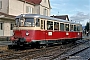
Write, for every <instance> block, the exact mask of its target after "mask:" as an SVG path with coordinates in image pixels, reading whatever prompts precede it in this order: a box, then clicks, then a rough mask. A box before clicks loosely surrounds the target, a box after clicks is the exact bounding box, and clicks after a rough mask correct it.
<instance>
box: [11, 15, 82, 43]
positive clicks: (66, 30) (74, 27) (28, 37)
mask: <svg viewBox="0 0 90 60" xmlns="http://www.w3.org/2000/svg"><path fill="white" fill-rule="evenodd" d="M15 21H16V24H15V27H14V28H13V32H14V35H13V36H12V37H11V41H13V42H16V43H19V44H27V43H28V44H29V43H39V44H49V43H61V42H62V41H69V40H70V41H74V40H75V39H81V38H82V25H81V24H79V23H75V22H71V21H66V20H62V19H57V18H52V17H48V16H43V15H38V14H21V15H19V16H17V17H16V19H15Z"/></svg>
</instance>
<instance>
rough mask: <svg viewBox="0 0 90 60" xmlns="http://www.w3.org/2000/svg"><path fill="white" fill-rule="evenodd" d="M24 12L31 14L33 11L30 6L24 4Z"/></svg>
mask: <svg viewBox="0 0 90 60" xmlns="http://www.w3.org/2000/svg"><path fill="white" fill-rule="evenodd" d="M26 13H30V14H32V13H33V8H32V7H30V6H26Z"/></svg>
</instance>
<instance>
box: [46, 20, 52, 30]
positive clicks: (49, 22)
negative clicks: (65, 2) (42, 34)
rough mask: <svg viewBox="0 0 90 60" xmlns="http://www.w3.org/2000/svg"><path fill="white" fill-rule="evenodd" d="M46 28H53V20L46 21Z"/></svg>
mask: <svg viewBox="0 0 90 60" xmlns="http://www.w3.org/2000/svg"><path fill="white" fill-rule="evenodd" d="M47 30H53V22H52V21H47Z"/></svg>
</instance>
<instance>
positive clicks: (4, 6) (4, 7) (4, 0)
mask: <svg viewBox="0 0 90 60" xmlns="http://www.w3.org/2000/svg"><path fill="white" fill-rule="evenodd" d="M0 1H2V9H0V12H4V13H8V0H0Z"/></svg>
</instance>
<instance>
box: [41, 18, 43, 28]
mask: <svg viewBox="0 0 90 60" xmlns="http://www.w3.org/2000/svg"><path fill="white" fill-rule="evenodd" d="M41 29H43V20H41Z"/></svg>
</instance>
